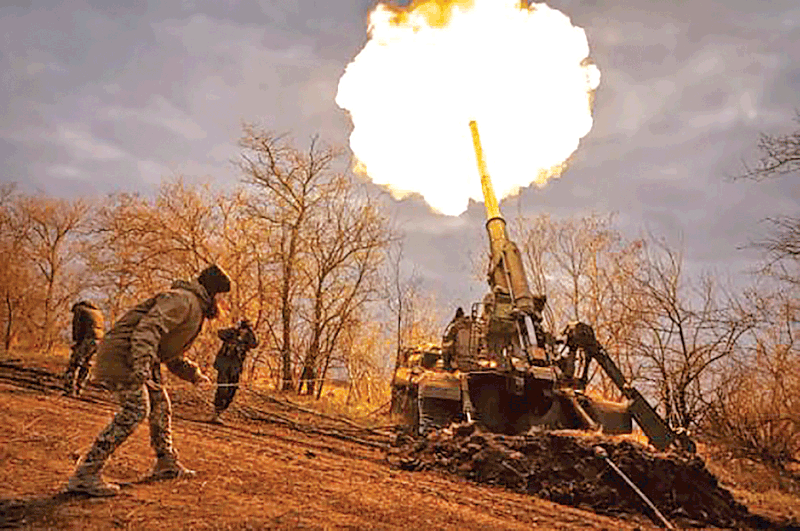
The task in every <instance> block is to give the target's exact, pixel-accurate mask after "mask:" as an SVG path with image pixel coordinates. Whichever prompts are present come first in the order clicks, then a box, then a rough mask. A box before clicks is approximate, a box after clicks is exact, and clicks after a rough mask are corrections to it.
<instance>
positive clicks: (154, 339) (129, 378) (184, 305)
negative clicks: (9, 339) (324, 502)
mask: <svg viewBox="0 0 800 531" xmlns="http://www.w3.org/2000/svg"><path fill="white" fill-rule="evenodd" d="M230 289H231V281H230V279H229V278H228V276H227V275H226V274H225V272H224V271H222V269H221V268H219V267H218V266H215V265H212V266H209V267H207V268H206V269H204V270H203V271H202V272H201V273H200V275H199V276H198V277H197V280H196V281H194V282H186V281H183V280H178V281H176V282H174V283H173V284H172V287H171V288H170V289H168V290H167V291H164V292H162V293H159V294H158V295H156V296H155V297H152V298H150V299H148V300H146V301H144V302H142V303H140V304H138V305H137V306H135V307H134V308H133V309H132V310H130V311H128V313H126V314H125V315H123V316H122V318H121V319H120V320H119V321H117V322H116V323H115V324H114V326H113V327H112V328H111V330H110V331H109V332H108V334H107V335H106V337H105V339H104V340H103V342H102V343H101V344H100V347H99V348H98V352H97V366H96V368H95V379H97V380H99V381H100V382H102V383H103V384H104V385H105V386H106V387H107V388H109V389H111V390H112V391H114V393H115V394H116V396H117V399H118V400H119V403H120V409H119V411H118V412H117V414H116V415H115V416H114V419H113V420H112V421H111V423H110V424H109V425H108V426H106V427H105V428H104V429H103V431H101V432H100V434H99V435H98V436H97V438H96V439H95V441H94V444H92V447H91V448H90V449H89V451H88V452H87V453H86V455H85V456H84V457H83V458H82V459H81V461H80V463H78V466H77V467H76V469H75V472H74V473H73V475H72V477H70V478H69V483H68V484H67V492H74V493H82V494H88V495H89V496H114V495H115V494H117V492H118V491H119V486H118V485H114V484H111V483H106V482H104V481H103V479H102V477H101V471H102V469H103V466H104V465H105V462H106V460H107V459H108V458H109V457H110V456H111V454H112V453H113V452H114V450H116V449H117V447H119V445H121V444H122V443H123V442H125V440H126V439H127V438H128V437H129V436H130V435H131V433H133V431H134V430H135V429H136V427H137V426H138V425H139V423H140V422H141V421H142V420H144V418H145V417H149V420H150V445H151V446H152V447H153V450H155V454H156V463H155V466H154V467H153V470H152V472H151V473H150V475H149V476H148V478H147V479H149V480H161V479H172V478H176V477H181V476H192V475H194V472H193V471H191V470H188V469H187V468H185V467H184V466H183V465H182V464H181V463H180V462H179V461H178V454H177V452H176V451H175V449H174V448H173V447H172V408H171V405H170V401H169V395H167V391H166V389H165V388H164V386H163V385H162V382H161V364H162V363H164V364H166V366H167V368H168V369H169V370H170V372H172V373H174V374H175V375H176V376H178V377H180V378H181V379H184V380H187V381H189V382H192V383H195V384H200V383H211V380H210V379H209V378H208V376H206V375H205V374H203V373H202V372H200V369H199V368H198V367H197V365H196V364H194V363H193V362H191V361H189V360H187V359H185V358H184V357H183V353H184V352H185V351H186V350H187V349H188V348H189V346H190V345H191V344H192V342H194V340H195V338H196V337H197V335H198V334H199V333H200V330H201V329H202V327H203V321H204V320H205V319H212V318H214V317H216V316H217V313H218V309H217V302H216V298H215V297H216V295H217V294H218V293H226V292H228V291H230Z"/></svg>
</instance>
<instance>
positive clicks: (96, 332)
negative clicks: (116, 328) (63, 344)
mask: <svg viewBox="0 0 800 531" xmlns="http://www.w3.org/2000/svg"><path fill="white" fill-rule="evenodd" d="M104 325H105V319H103V313H102V312H101V311H100V309H99V308H98V307H97V306H95V304H94V303H93V302H91V301H80V302H78V303H76V304H74V305H73V306H72V341H74V342H75V343H76V344H80V343H81V342H82V341H83V340H84V339H86V338H89V337H91V338H94V339H101V338H102V337H103V327H104Z"/></svg>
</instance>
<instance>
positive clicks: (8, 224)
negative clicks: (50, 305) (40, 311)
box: [0, 184, 36, 352]
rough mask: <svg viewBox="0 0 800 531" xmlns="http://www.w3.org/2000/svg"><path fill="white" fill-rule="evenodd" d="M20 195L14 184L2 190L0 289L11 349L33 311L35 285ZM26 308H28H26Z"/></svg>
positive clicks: (6, 342)
mask: <svg viewBox="0 0 800 531" xmlns="http://www.w3.org/2000/svg"><path fill="white" fill-rule="evenodd" d="M20 198H21V195H20V194H19V192H18V191H17V189H16V186H15V185H13V184H4V185H2V187H0V289H2V296H3V304H2V312H0V314H1V315H2V318H3V321H4V326H3V334H4V337H3V347H4V349H5V351H6V352H8V350H9V349H10V348H11V344H12V342H13V341H14V338H15V336H18V335H19V332H20V331H21V328H22V325H23V322H24V320H25V314H28V315H29V316H30V314H31V311H32V309H33V308H32V303H33V299H34V298H33V297H32V296H31V295H32V290H33V288H34V287H35V286H36V284H35V282H33V278H32V276H31V275H32V270H31V268H30V267H29V266H30V264H28V263H27V261H26V260H25V253H24V243H25V240H26V237H27V231H28V227H27V225H26V224H25V223H24V220H23V219H22V216H21V211H20V208H19V201H20ZM26 306H27V308H26Z"/></svg>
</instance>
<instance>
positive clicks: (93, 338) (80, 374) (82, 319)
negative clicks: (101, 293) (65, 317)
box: [64, 301, 104, 396]
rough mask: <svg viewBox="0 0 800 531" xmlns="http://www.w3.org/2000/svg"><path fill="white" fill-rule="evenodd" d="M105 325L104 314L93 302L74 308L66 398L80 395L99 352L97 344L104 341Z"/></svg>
mask: <svg viewBox="0 0 800 531" xmlns="http://www.w3.org/2000/svg"><path fill="white" fill-rule="evenodd" d="M103 324H104V319H103V314H102V313H101V312H100V309H99V308H98V307H97V306H95V304H94V303H93V302H91V301H80V302H78V303H75V304H74V305H73V306H72V341H73V345H72V352H71V353H70V356H69V363H67V370H66V371H65V372H64V395H65V396H77V395H79V394H80V392H81V388H82V387H83V384H84V383H85V382H86V377H87V376H88V375H89V369H90V368H91V363H92V356H94V354H95V352H97V342H98V341H100V340H101V339H103ZM76 372H77V376H76V374H75V373H76Z"/></svg>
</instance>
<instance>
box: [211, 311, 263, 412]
mask: <svg viewBox="0 0 800 531" xmlns="http://www.w3.org/2000/svg"><path fill="white" fill-rule="evenodd" d="M217 335H218V336H219V338H220V339H221V340H222V346H221V347H220V349H219V352H218V353H217V358H216V359H215V360H214V368H215V369H216V370H217V392H216V394H215V395H214V415H213V416H212V417H211V422H213V423H214V424H222V420H221V419H220V418H219V416H220V415H221V414H222V412H223V411H225V410H226V409H228V406H230V405H231V402H233V397H234V395H236V390H237V389H239V377H240V376H241V374H242V367H243V366H244V359H245V357H246V356H247V351H248V350H250V349H252V348H256V347H257V346H258V339H257V338H256V333H255V332H254V331H253V328H252V327H251V326H250V322H249V321H247V320H246V319H244V320H242V321H241V322H240V323H239V326H238V327H231V328H223V329H222V330H219V331H218V332H217Z"/></svg>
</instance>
